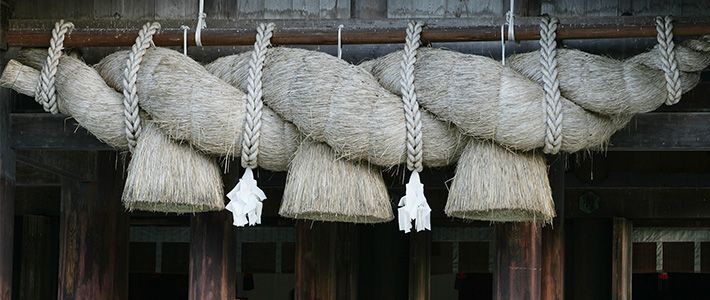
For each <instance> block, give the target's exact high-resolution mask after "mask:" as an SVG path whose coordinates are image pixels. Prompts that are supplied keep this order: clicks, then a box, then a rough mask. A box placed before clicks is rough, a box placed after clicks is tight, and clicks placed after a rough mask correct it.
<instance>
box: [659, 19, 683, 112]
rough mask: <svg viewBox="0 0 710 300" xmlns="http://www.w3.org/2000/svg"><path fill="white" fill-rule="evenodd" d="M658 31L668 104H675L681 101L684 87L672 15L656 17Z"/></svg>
mask: <svg viewBox="0 0 710 300" xmlns="http://www.w3.org/2000/svg"><path fill="white" fill-rule="evenodd" d="M656 31H658V35H657V36H656V39H657V40H658V47H659V50H661V51H660V54H661V64H662V65H661V68H662V69H663V73H664V74H665V77H666V90H667V92H668V99H666V105H673V104H676V103H678V101H680V98H681V96H682V94H683V88H682V87H681V84H680V70H679V69H678V60H677V59H676V54H675V43H674V42H673V18H672V17H671V16H665V17H656Z"/></svg>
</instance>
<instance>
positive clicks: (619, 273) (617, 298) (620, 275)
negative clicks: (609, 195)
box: [611, 218, 633, 300]
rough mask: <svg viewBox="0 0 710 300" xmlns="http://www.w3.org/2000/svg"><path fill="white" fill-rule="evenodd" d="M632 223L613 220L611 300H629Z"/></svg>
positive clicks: (625, 220) (620, 219) (622, 219)
mask: <svg viewBox="0 0 710 300" xmlns="http://www.w3.org/2000/svg"><path fill="white" fill-rule="evenodd" d="M631 232H632V223H631V221H629V220H627V219H624V218H614V234H613V244H612V251H613V252H612V258H611V261H612V266H611V278H612V279H611V295H612V297H611V299H612V300H631V278H632V271H633V269H632V265H631V263H632V257H631V250H632V241H631Z"/></svg>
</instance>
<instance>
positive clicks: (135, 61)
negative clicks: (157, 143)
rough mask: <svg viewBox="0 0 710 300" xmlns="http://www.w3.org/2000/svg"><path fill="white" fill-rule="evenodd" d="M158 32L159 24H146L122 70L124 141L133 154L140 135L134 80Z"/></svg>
mask: <svg viewBox="0 0 710 300" xmlns="http://www.w3.org/2000/svg"><path fill="white" fill-rule="evenodd" d="M158 30H160V23H158V22H153V23H146V24H145V25H143V28H141V30H140V31H139V32H138V37H137V38H136V43H135V44H133V47H131V51H130V52H129V53H128V59H127V60H126V68H125V69H124V70H123V107H124V110H123V113H124V115H125V117H126V120H125V123H126V139H127V140H128V149H129V150H130V151H131V152H133V149H135V147H136V144H137V140H138V136H139V135H140V133H141V128H142V125H141V117H140V114H139V111H140V108H139V107H138V96H137V95H136V91H137V88H136V80H137V78H138V70H139V69H140V67H141V62H142V61H143V56H144V55H145V52H146V50H147V49H148V47H150V45H151V44H152V42H153V35H155V33H156V32H158Z"/></svg>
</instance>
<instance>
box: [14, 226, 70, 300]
mask: <svg viewBox="0 0 710 300" xmlns="http://www.w3.org/2000/svg"><path fill="white" fill-rule="evenodd" d="M57 225H58V224H57V221H56V218H52V217H47V216H36V215H25V216H23V217H22V255H21V257H22V259H21V261H20V262H19V263H20V269H21V272H20V275H19V276H20V280H19V281H20V286H19V290H17V291H15V293H19V296H20V298H19V299H53V298H54V297H55V296H56V295H57V267H58V263H59V261H58V260H57V257H56V254H57V239H58V238H59V236H58V232H57V230H56V228H57Z"/></svg>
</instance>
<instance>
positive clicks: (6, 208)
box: [0, 26, 15, 300]
mask: <svg viewBox="0 0 710 300" xmlns="http://www.w3.org/2000/svg"><path fill="white" fill-rule="evenodd" d="M2 28H4V26H0V29H2ZM0 57H2V55H0ZM0 62H2V64H3V65H4V60H2V59H0ZM9 98H10V91H9V90H7V89H2V90H0V300H10V299H11V298H12V249H13V240H14V238H13V232H14V224H15V152H14V151H13V150H12V149H11V148H10V145H11V141H10V99H9Z"/></svg>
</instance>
